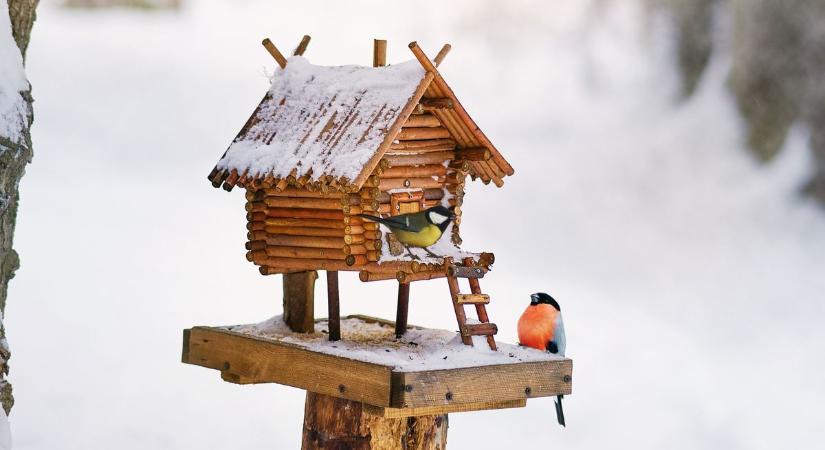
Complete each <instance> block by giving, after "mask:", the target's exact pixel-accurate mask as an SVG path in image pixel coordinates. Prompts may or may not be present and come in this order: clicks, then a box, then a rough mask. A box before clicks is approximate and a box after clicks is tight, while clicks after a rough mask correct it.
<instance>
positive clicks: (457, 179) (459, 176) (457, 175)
mask: <svg viewBox="0 0 825 450" xmlns="http://www.w3.org/2000/svg"><path fill="white" fill-rule="evenodd" d="M466 178H467V174H466V173H464V172H452V173H450V174H449V175H447V176H446V177H445V178H444V184H464V180H465V179H466Z"/></svg>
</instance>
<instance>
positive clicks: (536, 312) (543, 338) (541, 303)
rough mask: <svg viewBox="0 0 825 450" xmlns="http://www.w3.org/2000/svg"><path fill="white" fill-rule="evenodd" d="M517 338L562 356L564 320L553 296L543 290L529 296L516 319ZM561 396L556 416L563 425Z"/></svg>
mask: <svg viewBox="0 0 825 450" xmlns="http://www.w3.org/2000/svg"><path fill="white" fill-rule="evenodd" d="M518 339H519V343H520V344H521V345H525V346H527V347H533V348H537V349H539V350H544V351H548V352H550V353H554V354H556V355H559V356H564V350H565V348H566V347H567V339H566V337H565V335H564V322H562V319H561V308H560V307H559V303H558V302H557V301H556V300H555V299H554V298H553V297H551V296H549V295H548V294H545V293H544V292H537V293H535V294H533V295H531V296H530V306H528V307H527V309H526V310H524V313H523V314H522V315H521V318H520V319H519V320H518ZM562 398H563V396H562V395H559V396H558V397H556V401H555V403H556V418H557V419H558V421H559V425H561V426H565V424H564V410H563V409H562V406H561V400H562Z"/></svg>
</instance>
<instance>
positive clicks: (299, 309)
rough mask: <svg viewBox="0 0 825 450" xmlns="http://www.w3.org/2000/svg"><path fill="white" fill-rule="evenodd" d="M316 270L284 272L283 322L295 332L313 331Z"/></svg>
mask: <svg viewBox="0 0 825 450" xmlns="http://www.w3.org/2000/svg"><path fill="white" fill-rule="evenodd" d="M317 279H318V272H316V271H314V270H310V271H308V272H295V273H285V274H284V322H286V324H287V326H289V329H290V330H292V331H295V332H296V333H312V332H314V331H315V280H317Z"/></svg>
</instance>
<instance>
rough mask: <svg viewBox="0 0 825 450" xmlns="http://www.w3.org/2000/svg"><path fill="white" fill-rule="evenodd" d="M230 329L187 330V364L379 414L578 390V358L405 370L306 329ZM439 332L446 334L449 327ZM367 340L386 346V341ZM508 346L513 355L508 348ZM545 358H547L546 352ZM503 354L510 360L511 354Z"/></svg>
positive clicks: (488, 404)
mask: <svg viewBox="0 0 825 450" xmlns="http://www.w3.org/2000/svg"><path fill="white" fill-rule="evenodd" d="M347 319H357V320H362V321H364V322H365V323H371V324H373V323H375V322H376V321H377V322H379V323H380V324H381V326H386V327H388V328H389V329H390V330H393V329H394V324H393V323H391V322H387V321H381V320H378V319H372V318H369V317H364V316H350V317H348V318H347ZM367 321H372V322H367ZM228 328H230V327H194V328H191V329H187V330H184V333H183V356H182V360H183V362H184V363H187V364H194V365H199V366H203V367H207V368H210V369H215V370H219V371H220V372H221V377H222V378H223V380H225V381H228V382H231V383H237V384H252V383H279V384H285V385H288V386H293V387H297V388H300V389H305V390H308V391H311V392H316V393H320V394H325V395H330V396H335V397H341V398H345V399H349V400H354V401H359V402H362V403H364V404H366V405H369V406H367V407H366V408H365V409H367V410H369V411H370V412H371V413H372V414H375V415H380V416H383V417H405V416H419V415H428V414H443V413H450V412H462V411H475V410H483V409H501V408H517V407H522V406H524V405H525V404H526V400H527V399H530V398H535V397H546V396H555V395H559V394H565V395H566V394H570V393H571V392H572V369H573V362H572V361H571V360H570V359H559V358H554V359H544V360H539V361H523V362H512V363H507V364H493V365H475V366H470V367H460V368H448V369H438V370H417V369H408V368H402V369H399V368H398V367H397V366H394V365H392V364H389V363H388V364H380V363H376V362H366V361H364V360H358V359H353V358H350V357H345V356H341V355H334V354H329V353H328V352H325V350H324V349H318V348H307V346H306V345H299V344H301V342H300V339H301V337H302V336H304V335H301V334H291V335H287V336H280V337H279V336H276V337H271V336H266V337H262V336H254V335H250V334H247V333H240V332H236V331H231V330H229V329H228ZM410 329H414V330H419V331H422V330H424V331H426V330H427V329H423V328H420V327H410ZM432 331H434V332H442V333H443V330H432ZM343 339H344V341H340V342H342V343H343V342H346V339H347V336H346V335H344V338H343ZM296 340H297V342H298V343H295V342H296ZM287 341H291V342H287ZM482 342H483V341H482ZM342 345H343V344H342ZM360 345H362V346H363V345H368V346H372V347H373V348H379V349H383V348H384V347H383V346H382V345H381V342H376V343H374V342H369V343H366V344H360ZM511 348H512V347H511ZM383 351H386V352H390V351H392V350H390V349H385V350H383ZM479 351H481V350H479ZM500 351H503V352H507V350H506V348H505V349H502V350H500ZM520 351H525V350H520ZM530 351H532V350H530ZM339 352H340V351H339ZM494 356H495V355H494ZM510 356H511V358H510V360H514V359H513V358H512V352H511V353H510ZM539 356H540V357H542V358H543V355H539ZM502 358H503V359H505V360H506V359H507V354H506V353H505V354H504V355H502ZM445 359H446V356H445Z"/></svg>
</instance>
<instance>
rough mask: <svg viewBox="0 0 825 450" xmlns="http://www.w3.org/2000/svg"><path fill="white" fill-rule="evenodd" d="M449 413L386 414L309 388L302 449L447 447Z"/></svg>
mask: <svg viewBox="0 0 825 450" xmlns="http://www.w3.org/2000/svg"><path fill="white" fill-rule="evenodd" d="M447 426H448V419H447V415H446V414H441V415H435V416H419V417H403V418H384V417H380V416H376V415H372V414H370V413H369V412H368V411H367V409H365V408H364V407H363V404H362V403H360V402H354V401H351V400H346V399H342V398H336V397H330V396H327V395H323V394H316V393H313V392H307V399H306V406H305V408H304V429H303V430H304V431H303V438H302V440H301V448H302V450H333V449H334V450H339V449H340V450H343V449H347V450H401V449H404V450H413V449H415V450H444V449H446V448H447Z"/></svg>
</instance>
